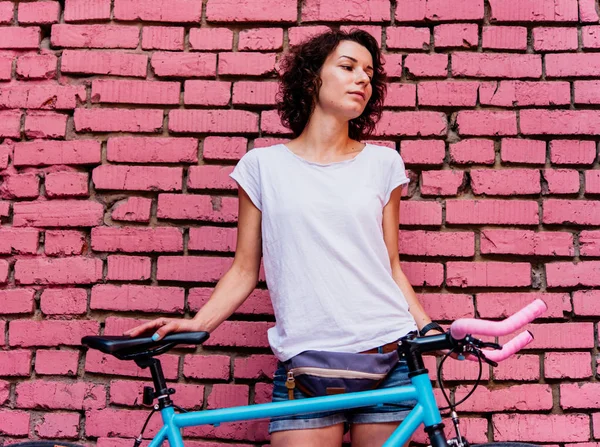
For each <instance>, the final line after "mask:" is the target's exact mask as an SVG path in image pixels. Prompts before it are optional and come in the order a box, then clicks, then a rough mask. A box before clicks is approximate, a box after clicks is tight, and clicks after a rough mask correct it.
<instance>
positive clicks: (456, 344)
mask: <svg viewBox="0 0 600 447" xmlns="http://www.w3.org/2000/svg"><path fill="white" fill-rule="evenodd" d="M546 310H547V306H546V304H545V303H544V301H542V300H540V299H537V300H535V301H533V302H532V303H530V304H529V305H528V306H526V307H524V308H523V309H521V310H520V311H518V312H516V313H515V314H513V315H512V316H510V317H508V318H506V319H504V320H502V321H488V320H479V319H474V318H462V319H459V320H456V321H454V322H453V323H452V325H451V326H450V329H449V330H448V331H447V332H446V333H445V334H442V335H432V336H426V337H419V336H417V333H416V332H411V333H409V334H407V335H406V336H405V337H403V338H401V339H400V340H399V341H398V353H399V354H400V356H401V358H402V357H403V358H405V359H406V360H407V363H408V367H409V370H410V373H409V376H410V378H411V382H412V383H411V384H410V385H405V386H398V387H394V388H387V389H380V390H370V391H360V392H354V393H346V394H334V395H328V396H322V397H313V398H310V399H302V400H293V401H287V402H275V403H264V404H255V405H245V406H239V407H232V408H221V409H213V410H203V411H194V412H187V411H185V410H183V409H181V408H179V407H178V406H177V405H175V404H174V403H173V402H172V400H171V397H170V396H171V395H172V394H174V393H175V390H173V389H172V388H168V386H167V384H166V381H165V378H164V375H163V372H162V367H161V363H160V360H158V359H156V358H155V357H156V356H157V355H159V354H162V353H164V352H166V351H168V350H170V349H171V348H173V347H174V346H176V345H178V344H184V345H189V344H195V345H198V344H202V343H203V342H204V341H206V340H207V339H208V338H209V334H208V333H207V332H188V333H177V334H169V335H167V336H166V337H164V338H163V339H161V340H159V341H157V342H154V341H152V339H151V338H150V337H147V336H146V337H137V338H130V337H127V336H86V337H83V338H82V344H83V345H84V346H88V347H89V348H91V349H99V350H100V351H102V352H104V353H107V354H112V355H114V356H115V357H117V358H119V359H122V360H133V361H135V363H136V364H137V365H138V366H140V367H141V368H150V372H151V375H152V380H153V383H154V387H144V393H143V403H144V404H145V405H153V409H152V411H151V413H150V415H149V416H148V418H147V419H146V422H145V424H144V426H143V427H142V431H141V433H140V435H139V436H138V437H137V438H136V439H135V441H134V447H138V446H139V445H140V443H141V441H142V436H143V432H144V430H145V428H146V426H147V424H148V421H149V420H150V417H151V416H152V415H153V414H154V412H156V411H160V413H161V415H162V420H163V426H162V427H161V428H160V430H159V431H158V433H157V434H156V436H155V437H154V439H152V441H151V442H150V444H149V447H158V446H160V445H161V444H162V443H163V441H165V440H168V442H169V445H170V447H183V446H184V443H183V438H182V436H181V429H182V428H184V427H191V426H197V425H204V424H210V425H214V426H217V425H219V424H221V423H224V422H235V421H245V420H251V419H262V418H269V417H273V416H283V415H292V414H294V415H295V414H302V413H310V412H316V411H331V410H342V409H350V408H358V407H363V406H370V405H376V404H380V403H396V402H402V401H405V400H410V399H414V400H416V401H417V404H416V406H415V407H414V408H413V409H412V410H411V412H410V413H409V415H408V416H407V417H406V419H404V421H402V423H401V424H400V425H399V426H398V428H397V429H396V430H395V431H394V432H393V433H392V435H391V436H390V437H389V438H388V440H387V441H386V443H385V444H384V447H399V446H403V445H404V444H405V443H406V442H407V441H408V440H409V439H410V437H411V436H412V435H413V433H414V432H415V431H416V430H417V429H418V428H419V427H420V425H421V424H423V425H424V429H425V432H426V433H427V435H428V436H429V441H430V445H431V446H432V447H469V446H470V443H469V442H468V441H467V440H466V439H465V438H464V437H463V436H462V435H461V434H460V429H459V420H458V415H457V414H456V411H455V407H456V406H457V405H458V404H460V403H462V402H464V401H465V400H466V399H468V398H469V396H470V395H471V394H472V393H473V391H474V390H475V388H476V387H477V384H478V382H479V379H480V377H481V367H482V361H485V362H486V363H488V364H491V365H492V366H497V365H498V363H497V362H498V361H501V360H504V359H506V358H507V357H509V356H511V355H513V354H514V353H515V352H517V351H518V350H520V349H521V348H523V347H524V346H525V345H527V344H528V343H530V342H531V341H532V340H533V335H532V334H531V333H530V332H529V331H525V332H522V333H521V334H519V335H518V336H517V337H515V338H513V339H512V340H510V341H509V342H508V343H506V344H505V345H504V346H503V347H502V346H500V345H498V344H496V343H491V342H483V341H482V340H478V339H476V338H474V337H473V336H472V334H477V335H490V336H500V335H507V334H510V333H512V332H514V331H515V330H517V329H519V328H521V327H523V326H524V325H526V324H527V323H529V322H531V321H533V320H534V319H535V318H537V317H538V316H540V315H541V314H543V313H544V312H545V311H546ZM483 348H491V349H483ZM442 350H447V352H446V353H445V355H444V357H443V358H442V360H441V361H440V364H439V366H438V369H437V372H438V381H439V384H440V388H441V389H442V393H443V395H444V397H445V398H446V400H447V402H448V407H443V408H438V406H437V403H436V401H435V398H434V394H433V388H432V386H431V381H430V378H429V375H428V371H427V369H425V367H424V364H423V358H422V354H424V353H426V352H438V351H442ZM453 352H454V353H457V354H458V356H459V359H460V358H461V357H462V358H463V359H468V360H473V361H478V362H479V367H480V374H479V377H478V379H477V381H476V383H475V386H474V387H473V390H471V392H470V393H469V394H467V395H466V396H465V398H464V399H462V400H461V401H460V402H457V403H455V404H452V403H451V402H450V399H449V398H448V396H447V395H446V392H445V390H444V388H443V385H442V381H441V377H442V374H441V370H442V366H443V364H444V361H445V360H446V359H447V358H448V357H449V356H450V354H451V353H453ZM155 400H156V403H154V401H155ZM446 408H448V409H450V410H451V418H452V422H453V425H454V428H455V431H456V437H453V438H451V439H448V440H447V439H446V436H445V434H444V431H443V429H444V424H443V423H442V419H441V414H440V410H441V409H442V410H443V409H446ZM175 410H178V411H179V413H176V412H175ZM57 445H58V446H61V447H62V446H64V447H80V446H78V445H77V444H72V443H65V442H60V441H58V442H51V441H30V442H24V443H19V444H14V446H15V447H49V446H57ZM479 446H481V447H531V446H533V444H525V443H517V442H497V443H486V444H479Z"/></svg>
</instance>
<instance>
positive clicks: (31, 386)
mask: <svg viewBox="0 0 600 447" xmlns="http://www.w3.org/2000/svg"><path fill="white" fill-rule="evenodd" d="M15 393H16V395H17V399H16V403H17V406H18V407H19V408H38V409H55V408H61V409H66V410H83V409H91V408H103V407H104V406H105V400H106V390H105V389H104V386H103V385H96V384H93V383H86V382H58V381H50V380H32V381H29V382H22V383H19V384H17V386H16V389H15Z"/></svg>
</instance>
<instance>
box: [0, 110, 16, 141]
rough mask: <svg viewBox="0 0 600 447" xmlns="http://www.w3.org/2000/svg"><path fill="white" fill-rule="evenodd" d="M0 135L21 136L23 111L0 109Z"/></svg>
mask: <svg viewBox="0 0 600 447" xmlns="http://www.w3.org/2000/svg"><path fill="white" fill-rule="evenodd" d="M0 137H9V138H21V111H20V110H8V111H0Z"/></svg>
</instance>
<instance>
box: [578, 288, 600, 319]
mask: <svg viewBox="0 0 600 447" xmlns="http://www.w3.org/2000/svg"><path fill="white" fill-rule="evenodd" d="M573 312H574V313H575V315H584V316H595V315H599V314H600V292H599V291H597V290H578V291H575V292H573Z"/></svg>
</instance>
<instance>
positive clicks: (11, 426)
mask: <svg viewBox="0 0 600 447" xmlns="http://www.w3.org/2000/svg"><path fill="white" fill-rule="evenodd" d="M29 421H30V415H29V413H27V412H25V411H19V410H6V409H3V410H0V433H2V434H6V435H13V436H27V435H28V434H29Z"/></svg>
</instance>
